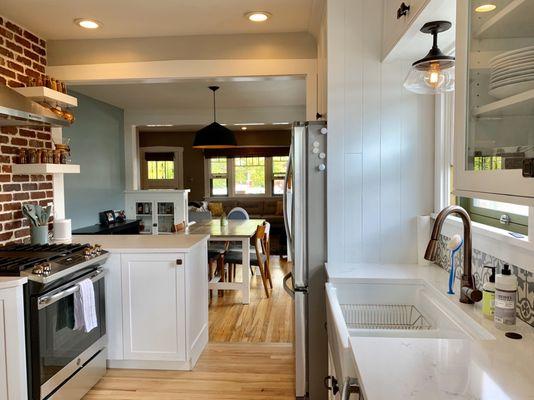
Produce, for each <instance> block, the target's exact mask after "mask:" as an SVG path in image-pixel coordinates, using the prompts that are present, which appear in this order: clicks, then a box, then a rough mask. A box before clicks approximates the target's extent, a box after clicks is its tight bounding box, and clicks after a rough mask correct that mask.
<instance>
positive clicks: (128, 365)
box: [107, 360, 193, 371]
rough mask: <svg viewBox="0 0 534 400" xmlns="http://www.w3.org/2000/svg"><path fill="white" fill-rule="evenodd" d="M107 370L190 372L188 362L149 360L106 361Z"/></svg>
mask: <svg viewBox="0 0 534 400" xmlns="http://www.w3.org/2000/svg"><path fill="white" fill-rule="evenodd" d="M107 367H108V368H109V369H113V368H118V369H158V370H169V371H191V370H192V369H193V368H192V366H191V363H190V362H188V361H151V360H107Z"/></svg>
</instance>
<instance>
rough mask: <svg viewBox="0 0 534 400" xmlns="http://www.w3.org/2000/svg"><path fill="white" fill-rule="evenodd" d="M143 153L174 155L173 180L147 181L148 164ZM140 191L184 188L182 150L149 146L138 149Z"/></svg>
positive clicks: (181, 148) (180, 148) (171, 147)
mask: <svg viewBox="0 0 534 400" xmlns="http://www.w3.org/2000/svg"><path fill="white" fill-rule="evenodd" d="M145 153H174V179H148V162H147V161H146V160H145ZM139 162H140V181H141V190H147V189H177V190H182V189H183V188H184V148H183V147H173V146H149V147H140V148H139Z"/></svg>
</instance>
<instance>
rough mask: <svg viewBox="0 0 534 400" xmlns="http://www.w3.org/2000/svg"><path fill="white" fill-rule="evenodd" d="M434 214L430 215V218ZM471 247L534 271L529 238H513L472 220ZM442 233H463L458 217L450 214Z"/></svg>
mask: <svg viewBox="0 0 534 400" xmlns="http://www.w3.org/2000/svg"><path fill="white" fill-rule="evenodd" d="M434 218H435V215H433V216H432V219H434ZM472 224H473V229H472V234H473V248H474V249H477V250H480V251H482V252H484V253H486V254H489V255H491V256H494V257H496V258H498V259H501V260H503V261H506V262H509V263H511V264H514V265H517V266H518V267H521V268H523V269H525V270H527V271H529V272H534V244H533V243H532V242H530V241H529V238H528V237H527V236H525V237H524V238H515V237H513V236H511V235H510V232H508V231H506V230H504V229H499V228H494V227H491V226H488V225H484V224H479V223H478V222H473V223H472ZM442 234H443V235H445V236H448V237H451V236H452V235H454V234H459V235H463V225H462V221H461V219H460V218H457V217H453V216H450V217H449V218H447V219H446V221H445V223H444V224H443V230H442Z"/></svg>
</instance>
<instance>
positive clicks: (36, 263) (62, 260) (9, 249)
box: [0, 243, 108, 283]
mask: <svg viewBox="0 0 534 400" xmlns="http://www.w3.org/2000/svg"><path fill="white" fill-rule="evenodd" d="M107 256H108V253H107V252H106V251H104V250H102V246H100V245H95V246H91V245H89V244H74V243H73V244H50V245H29V244H22V245H21V244H15V245H8V246H5V247H1V248H0V275H11V276H13V275H15V276H26V277H27V278H28V279H29V280H32V281H36V282H39V283H48V282H51V281H54V280H56V279H59V278H62V277H64V276H66V275H68V274H70V273H72V272H75V271H77V270H79V269H82V268H84V267H86V266H88V265H95V264H102V263H103V261H105V259H106V258H107Z"/></svg>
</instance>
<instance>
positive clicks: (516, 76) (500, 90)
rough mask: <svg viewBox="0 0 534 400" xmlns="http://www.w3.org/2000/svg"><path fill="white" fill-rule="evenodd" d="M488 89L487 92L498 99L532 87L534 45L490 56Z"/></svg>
mask: <svg viewBox="0 0 534 400" xmlns="http://www.w3.org/2000/svg"><path fill="white" fill-rule="evenodd" d="M489 89H490V91H489V94H490V95H492V96H494V97H496V98H498V99H503V98H505V97H509V96H513V95H515V94H519V93H523V92H526V91H527V90H531V89H534V46H530V47H524V48H522V49H517V50H512V51H507V52H506V53H502V54H499V55H498V56H497V57H494V58H492V59H491V60H490V82H489Z"/></svg>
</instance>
